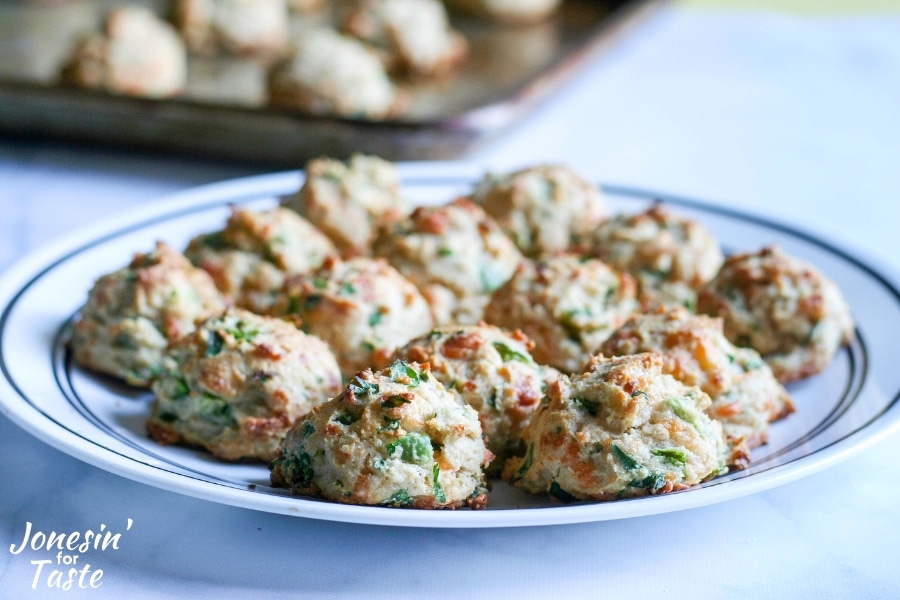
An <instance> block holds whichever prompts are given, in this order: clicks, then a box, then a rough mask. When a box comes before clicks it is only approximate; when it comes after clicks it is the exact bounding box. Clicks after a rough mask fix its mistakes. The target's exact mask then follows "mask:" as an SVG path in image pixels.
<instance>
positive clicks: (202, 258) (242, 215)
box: [185, 208, 337, 314]
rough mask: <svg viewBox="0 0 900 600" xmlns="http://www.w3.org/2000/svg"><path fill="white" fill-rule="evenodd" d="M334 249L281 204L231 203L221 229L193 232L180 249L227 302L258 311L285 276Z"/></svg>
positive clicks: (270, 302)
mask: <svg viewBox="0 0 900 600" xmlns="http://www.w3.org/2000/svg"><path fill="white" fill-rule="evenodd" d="M336 254H337V250H336V249H335V247H334V245H333V244H332V243H331V240H329V239H328V237H326V236H325V234H323V233H322V232H321V231H319V230H318V229H316V228H315V227H313V225H312V224H310V223H309V222H308V221H307V220H306V219H304V218H303V217H301V216H299V215H298V214H297V213H295V212H294V211H292V210H288V209H286V208H275V209H271V210H264V211H253V210H248V209H239V208H234V209H233V210H232V213H231V216H230V217H229V218H228V222H227V223H226V224H225V229H223V230H222V231H218V232H215V233H209V234H204V235H200V236H197V237H195V238H194V239H193V240H191V242H190V244H189V245H188V247H187V249H186V250H185V255H186V256H187V257H188V258H189V259H190V260H191V262H193V263H194V264H195V265H196V266H198V267H200V268H202V269H204V270H205V271H207V272H208V273H209V274H210V275H212V278H213V280H214V281H215V282H216V286H217V287H218V288H219V290H221V291H222V293H223V294H224V295H225V296H226V297H227V298H228V299H229V300H230V301H232V302H234V304H236V305H237V306H240V307H242V308H246V309H248V310H251V311H253V312H255V313H259V314H268V313H271V312H272V311H273V310H274V309H275V305H276V304H277V303H278V301H279V299H280V296H281V288H282V286H283V285H284V281H285V279H286V278H287V277H289V276H291V275H299V274H302V273H308V272H310V271H312V270H313V269H316V268H318V267H320V266H321V265H322V263H323V262H325V259H326V258H327V257H329V256H334V255H336Z"/></svg>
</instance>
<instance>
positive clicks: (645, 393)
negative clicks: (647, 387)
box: [631, 390, 650, 400]
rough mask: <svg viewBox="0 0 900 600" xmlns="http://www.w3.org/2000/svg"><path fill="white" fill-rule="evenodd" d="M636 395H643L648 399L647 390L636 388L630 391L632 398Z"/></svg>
mask: <svg viewBox="0 0 900 600" xmlns="http://www.w3.org/2000/svg"><path fill="white" fill-rule="evenodd" d="M638 396H643V397H644V398H646V399H647V400H649V399H650V396H649V395H648V394H647V392H645V391H644V390H636V391H634V392H631V397H632V398H637V397H638Z"/></svg>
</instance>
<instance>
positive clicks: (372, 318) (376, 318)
mask: <svg viewBox="0 0 900 600" xmlns="http://www.w3.org/2000/svg"><path fill="white" fill-rule="evenodd" d="M382 317H384V315H383V314H381V311H380V310H376V311H375V312H373V313H372V314H371V315H369V327H375V326H376V325H378V324H379V323H381V319H382Z"/></svg>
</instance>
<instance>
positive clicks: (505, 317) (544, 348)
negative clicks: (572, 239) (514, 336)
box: [484, 254, 638, 373]
mask: <svg viewBox="0 0 900 600" xmlns="http://www.w3.org/2000/svg"><path fill="white" fill-rule="evenodd" d="M637 308H638V303H637V300H636V296H635V286H634V281H633V279H632V278H631V276H630V275H628V274H627V273H619V272H617V271H615V270H613V269H611V268H610V267H608V266H607V265H606V264H604V263H603V262H601V261H599V260H597V259H592V258H587V259H585V258H581V257H579V256H576V255H573V254H563V255H559V256H555V257H553V258H547V259H542V260H536V261H530V260H525V261H523V262H522V263H521V264H520V265H519V267H518V269H516V272H515V274H514V275H513V277H512V279H510V280H509V281H508V282H507V283H506V284H505V285H504V286H503V287H501V288H500V289H498V290H497V291H496V292H494V295H493V296H492V297H491V300H490V302H489V303H488V305H487V308H486V309H485V312H484V318H485V320H486V321H487V322H489V323H492V324H494V325H499V326H500V327H504V328H506V329H510V330H514V329H521V330H522V332H523V333H525V335H527V336H528V337H529V338H530V339H531V340H532V341H534V344H535V347H534V349H533V350H532V355H533V356H534V358H535V360H537V361H538V362H540V363H543V364H548V365H551V366H553V367H555V368H557V369H559V370H561V371H564V372H567V373H572V372H576V371H580V369H581V368H582V367H583V366H584V364H585V362H587V359H588V357H589V356H590V355H591V354H593V353H595V352H596V351H597V348H599V347H600V344H602V343H603V341H604V340H605V339H606V338H607V337H608V336H609V335H610V334H611V333H612V332H613V331H614V330H615V329H616V328H617V327H619V326H620V325H621V324H622V323H624V322H625V319H627V318H628V316H629V315H630V314H631V313H632V312H634V311H635V310H637Z"/></svg>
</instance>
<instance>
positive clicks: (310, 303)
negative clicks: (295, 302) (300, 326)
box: [298, 294, 322, 312]
mask: <svg viewBox="0 0 900 600" xmlns="http://www.w3.org/2000/svg"><path fill="white" fill-rule="evenodd" d="M320 302H322V296H320V295H319V294H311V295H309V296H307V297H306V298H305V299H304V300H303V310H304V311H311V310H315V309H316V307H317V306H318V305H319V303H320ZM298 312H299V311H298Z"/></svg>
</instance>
